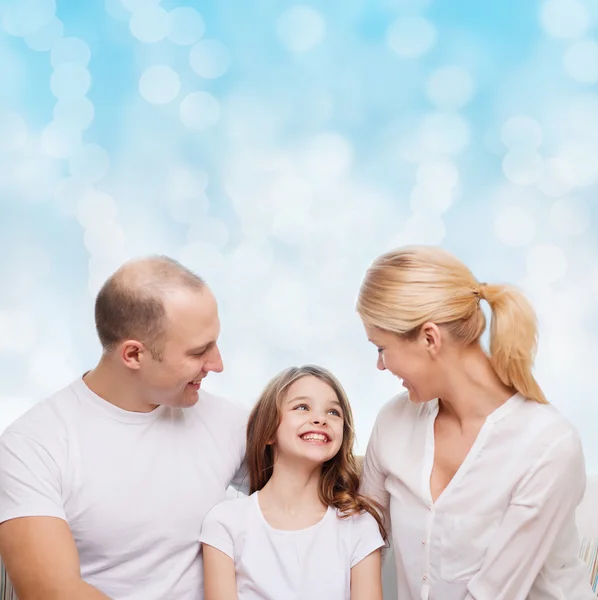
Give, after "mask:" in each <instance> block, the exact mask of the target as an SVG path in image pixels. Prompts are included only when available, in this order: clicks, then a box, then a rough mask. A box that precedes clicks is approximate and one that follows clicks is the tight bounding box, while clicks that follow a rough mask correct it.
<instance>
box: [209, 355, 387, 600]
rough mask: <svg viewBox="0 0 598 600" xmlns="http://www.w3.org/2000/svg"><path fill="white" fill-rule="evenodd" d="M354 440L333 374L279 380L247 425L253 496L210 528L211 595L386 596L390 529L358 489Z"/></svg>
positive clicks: (220, 512) (216, 517) (359, 599)
mask: <svg viewBox="0 0 598 600" xmlns="http://www.w3.org/2000/svg"><path fill="white" fill-rule="evenodd" d="M353 441H354V433H353V417H352V414H351V407H350V406H349V401H348V399H347V397H346V395H345V392H344V390H343V388H342V387H341V385H340V383H339V382H338V381H337V380H336V378H335V377H334V376H333V375H332V374H330V373H329V372H328V371H326V370H324V369H321V368H319V367H315V366H305V367H301V368H290V369H287V370H286V371H283V372H282V373H280V374H279V375H278V376H276V377H275V378H274V379H273V380H272V381H270V383H269V384H268V386H267V387H266V389H265V391H264V392H263V393H262V395H261V397H260V399H259V400H258V402H257V404H256V406H255V407H254V409H253V411H252V413H251V415H250V417H249V422H248V425H247V464H248V468H249V477H250V492H251V495H250V496H249V497H247V498H239V499H235V500H229V501H225V502H222V503H221V504H218V505H216V506H215V507H214V508H213V509H212V510H211V511H210V512H209V513H208V515H207V516H206V518H205V520H204V523H203V526H202V533H201V541H202V543H203V561H204V591H205V600H258V599H259V600H382V582H381V573H380V548H381V547H382V546H383V545H384V541H383V537H384V529H383V525H382V521H381V517H380V515H379V513H378V510H377V508H376V505H375V503H373V502H371V501H369V500H367V499H366V498H365V497H364V496H362V495H360V494H359V493H358V492H357V489H358V486H359V478H358V474H357V467H356V462H355V458H354V456H353V451H352V448H353Z"/></svg>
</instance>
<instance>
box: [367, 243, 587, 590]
mask: <svg viewBox="0 0 598 600" xmlns="http://www.w3.org/2000/svg"><path fill="white" fill-rule="evenodd" d="M482 300H485V301H486V302H487V303H488V304H489V306H490V309H491V312H492V321H491V329H490V353H489V355H488V354H487V353H486V352H485V350H484V349H483V348H482V346H481V344H480V338H481V336H482V334H483V332H484V330H485V327H486V319H485V317H484V314H483V312H482V307H481V306H480V302H481V301H482ZM357 310H358V313H359V315H360V317H361V319H362V321H363V324H364V326H365V330H366V333H367V336H368V339H369V340H370V341H371V342H372V343H373V344H374V345H375V346H376V347H377V348H378V368H379V369H380V370H385V369H388V370H389V371H390V372H391V373H393V374H394V375H396V376H397V377H399V378H400V379H401V380H402V382H403V386H404V387H405V388H406V390H407V392H406V393H404V394H401V395H399V396H397V397H396V398H394V399H393V400H391V401H390V402H389V403H388V404H387V405H385V406H384V408H383V409H382V410H381V412H380V414H379V415H378V418H377V420H376V424H375V426H374V430H373V433H372V436H371V439H370V442H369V445H368V449H367V452H366V457H365V462H364V472H363V481H362V492H363V493H364V494H366V495H369V496H371V497H373V498H375V499H377V500H378V501H379V502H380V503H381V504H382V505H383V506H385V507H386V509H387V511H389V519H390V526H391V530H392V537H393V546H394V551H395V557H396V567H397V579H398V596H399V599H400V600H420V599H430V600H525V599H527V600H550V599H554V600H556V599H559V600H565V599H566V600H586V599H587V600H590V599H591V598H594V597H593V595H592V593H591V591H590V587H589V583H588V578H587V576H586V572H585V568H584V566H583V565H582V563H581V561H580V560H578V559H577V553H578V547H579V546H578V538H577V530H576V526H575V509H576V507H577V505H578V504H579V502H580V500H581V498H582V496H583V493H584V488H585V467H584V458H583V453H582V449H581V445H580V441H579V438H578V435H577V433H576V432H575V430H574V429H573V428H572V426H571V425H570V424H569V423H568V422H567V421H566V420H565V419H564V418H563V417H562V416H561V415H560V414H559V413H558V412H557V411H556V410H555V409H554V408H553V407H552V406H550V405H549V404H548V403H547V401H546V398H545V397H544V394H543V393H542V390H541V389H540V387H539V386H538V384H537V382H536V381H535V379H534V377H533V376H532V364H533V355H534V351H535V347H536V337H537V329H536V319H535V315H534V312H533V309H532V308H531V306H530V304H529V303H528V302H527V300H526V299H525V298H524V297H523V296H522V295H521V293H520V292H518V291H517V290H516V289H514V288H513V287H510V286H507V285H487V284H485V283H479V282H478V281H476V279H475V278H474V276H473V275H472V273H471V272H470V271H469V269H468V268H467V267H466V266H465V265H463V264H462V263H461V262H460V261H458V260H457V259H456V258H454V257H453V256H451V255H450V254H448V253H447V252H444V251H443V250H440V249H438V248H432V247H410V248H403V249H399V250H397V251H393V252H390V253H388V254H385V255H383V256H381V257H380V258H378V259H377V260H376V261H375V262H374V264H373V265H372V266H371V268H370V269H369V270H368V272H367V274H366V276H365V280H364V281H363V284H362V286H361V289H360V292H359V297H358V302H357ZM594 600H595V599H594Z"/></svg>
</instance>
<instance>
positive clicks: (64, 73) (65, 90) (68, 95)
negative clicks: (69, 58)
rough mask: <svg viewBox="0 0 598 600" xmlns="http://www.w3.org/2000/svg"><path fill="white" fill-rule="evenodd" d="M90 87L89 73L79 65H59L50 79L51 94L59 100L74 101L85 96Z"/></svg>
mask: <svg viewBox="0 0 598 600" xmlns="http://www.w3.org/2000/svg"><path fill="white" fill-rule="evenodd" d="M90 85H91V75H90V74H89V71H88V70H87V69H86V68H85V67H82V66H81V65H77V64H73V63H66V64H62V65H60V66H59V67H58V68H57V69H56V70H55V71H54V72H53V73H52V76H51V78H50V89H51V90H52V94H54V96H56V98H58V99H59V100H75V99H77V98H81V97H82V96H85V94H87V91H88V90H89V86H90Z"/></svg>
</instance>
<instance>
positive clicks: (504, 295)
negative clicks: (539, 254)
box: [478, 284, 548, 404]
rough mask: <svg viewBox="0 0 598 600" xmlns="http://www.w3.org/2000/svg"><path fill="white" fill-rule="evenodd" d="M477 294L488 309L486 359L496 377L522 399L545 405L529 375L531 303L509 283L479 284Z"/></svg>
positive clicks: (534, 330)
mask: <svg viewBox="0 0 598 600" xmlns="http://www.w3.org/2000/svg"><path fill="white" fill-rule="evenodd" d="M478 294H479V297H480V298H484V299H485V300H486V302H488V304H489V305H490V308H491V309H492V318H491V322H490V362H491V364H492V366H493V368H494V370H495V372H496V374H497V375H498V377H499V379H500V380H501V381H502V382H503V383H504V384H505V385H506V386H509V387H511V388H514V389H515V390H517V391H518V392H519V393H520V394H521V395H522V396H524V397H525V398H528V399H529V400H535V401H536V402H539V403H540V404H547V403H548V401H547V400H546V396H544V392H542V390H541V389H540V386H539V385H538V382H537V381H536V380H535V378H534V376H533V375H532V367H533V363H534V358H535V354H536V347H537V342H538V327H537V321H536V314H535V312H534V309H533V308H532V306H531V304H530V303H529V301H528V300H527V299H526V298H525V296H524V295H523V294H522V293H521V292H520V291H519V290H518V289H516V288H514V287H512V286H509V285H488V284H481V285H480V287H479V292H478Z"/></svg>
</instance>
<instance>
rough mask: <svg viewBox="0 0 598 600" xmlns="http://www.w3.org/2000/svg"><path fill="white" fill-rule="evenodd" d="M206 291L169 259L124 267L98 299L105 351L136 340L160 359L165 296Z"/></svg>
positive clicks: (97, 313) (97, 316) (197, 279)
mask: <svg viewBox="0 0 598 600" xmlns="http://www.w3.org/2000/svg"><path fill="white" fill-rule="evenodd" d="M205 287H206V284H205V282H204V280H203V279H201V277H199V276H197V275H196V274H195V273H193V272H192V271H190V270H189V269H187V268H186V267H184V266H183V265H181V264H179V263H178V262H177V261H176V260H173V259H172V258H168V257H166V256H152V257H148V258H143V259H139V260H134V261H130V262H127V263H125V264H124V265H123V266H122V267H121V268H120V269H118V271H116V273H114V274H113V275H112V276H111V277H110V278H109V279H108V280H107V281H106V283H105V284H104V285H103V286H102V289H101V290H100V292H99V293H98V296H97V298H96V303H95V321H96V329H97V332H98V337H99V338H100V342H101V344H102V347H103V348H104V351H106V352H109V351H111V350H113V349H114V347H115V346H116V345H117V344H119V343H120V342H122V341H124V340H127V339H135V340H139V341H140V342H143V343H144V345H145V346H147V347H148V348H149V350H150V352H151V353H152V354H153V355H154V356H155V357H156V358H160V354H161V342H162V337H163V335H164V329H165V326H166V322H165V321H166V309H165V306H164V300H165V298H166V296H168V295H169V294H170V293H174V292H179V291H181V290H184V289H187V290H191V291H202V290H203V289H204V288H205Z"/></svg>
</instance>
